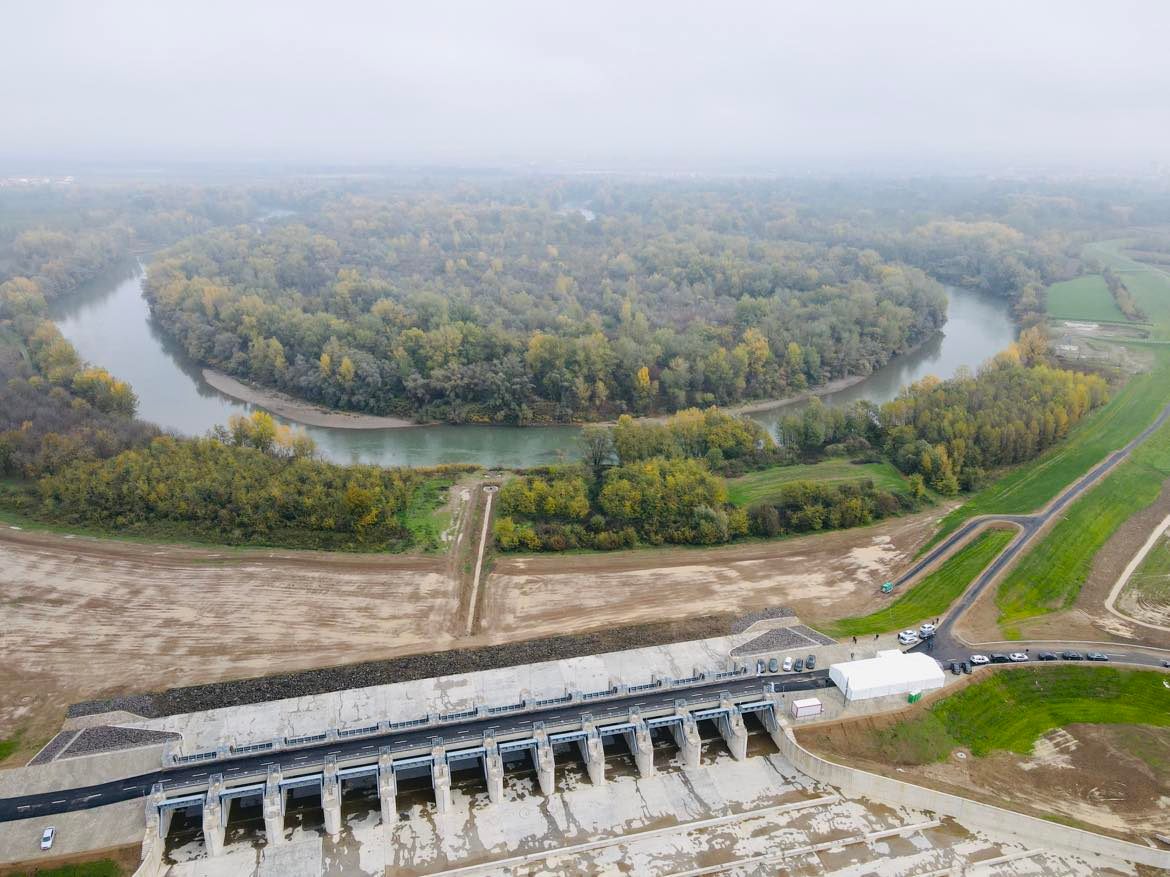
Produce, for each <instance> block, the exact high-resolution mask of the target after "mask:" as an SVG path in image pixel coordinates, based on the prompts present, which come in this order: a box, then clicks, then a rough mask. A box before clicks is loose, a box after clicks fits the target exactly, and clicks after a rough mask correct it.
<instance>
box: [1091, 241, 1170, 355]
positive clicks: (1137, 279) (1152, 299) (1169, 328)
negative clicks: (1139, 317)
mask: <svg viewBox="0 0 1170 877" xmlns="http://www.w3.org/2000/svg"><path fill="white" fill-rule="evenodd" d="M1125 243H1126V242H1125V241H1124V240H1112V241H1099V242H1097V243H1095V244H1089V245H1088V246H1087V247H1085V255H1086V256H1090V257H1092V258H1094V259H1096V260H1097V261H1099V262H1101V263H1102V264H1104V265H1108V266H1109V267H1110V268H1112V269H1113V270H1114V271H1116V272H1117V274H1118V276H1119V277H1120V278H1121V281H1122V283H1124V284H1125V287H1126V289H1128V290H1129V291H1130V293H1131V294H1132V295H1133V297H1134V299H1135V300H1136V301H1137V304H1138V307H1140V308H1141V309H1142V310H1143V311H1144V312H1145V314H1146V317H1147V319H1148V320H1149V321H1150V323H1152V324H1153V325H1152V326H1150V327H1149V328H1150V337H1151V338H1154V339H1156V340H1160V341H1166V340H1170V269H1168V268H1166V267H1165V266H1160V265H1151V264H1148V263H1146V262H1139V261H1138V260H1137V259H1134V258H1132V257H1130V256H1128V255H1126V254H1125V253H1124V252H1123V249H1124V247H1125Z"/></svg>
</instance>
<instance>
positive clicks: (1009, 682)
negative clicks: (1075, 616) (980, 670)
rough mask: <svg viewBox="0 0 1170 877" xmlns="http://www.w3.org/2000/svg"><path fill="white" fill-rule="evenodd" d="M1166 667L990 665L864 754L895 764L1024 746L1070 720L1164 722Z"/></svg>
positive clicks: (1169, 717)
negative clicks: (995, 667)
mask: <svg viewBox="0 0 1170 877" xmlns="http://www.w3.org/2000/svg"><path fill="white" fill-rule="evenodd" d="M1165 678H1166V677H1165V674H1163V673H1158V672H1156V671H1152V670H1121V669H1117V668H1114V667H1086V666H1080V667H1074V666H1055V667H1021V668H1013V669H1010V670H1004V671H1001V672H994V673H991V674H988V675H987V677H986V678H984V679H981V680H979V681H978V682H975V683H973V684H971V685H969V686H967V687H966V688H964V689H962V690H961V691H959V692H957V693H956V694H953V695H951V696H950V697H946V698H943V699H942V700H940V701H938V702H937V703H935V704H933V705H932V706H930V707H929V708H928V709H927V710H926V711H925V712H923V713H921V714H919V715H916V716H914V717H913V718H908V719H905V720H903V721H901V722H898V723H897V724H894V725H892V726H890V727H888V728H884V729H881V730H879V731H877V732H876V733H875V734H874V735H873V737H874V739H873V740H872V743H871V744H870V745H871V746H872V748H873V750H874V751H873V752H870V753H866V755H867V756H871V757H877V758H882V759H884V760H886V762H887V763H893V764H927V763H929V762H933V761H941V760H942V759H944V758H946V757H947V756H948V755H949V754H950V753H951V752H952V751H953V750H954V749H955V748H957V747H960V746H964V747H967V748H968V749H970V750H971V753H972V754H973V755H976V756H984V755H988V754H990V753H992V752H995V751H997V750H1006V751H1009V752H1017V753H1020V754H1027V753H1029V752H1031V750H1032V746H1033V744H1034V743H1035V742H1036V740H1037V738H1039V737H1040V736H1041V735H1043V734H1046V733H1047V732H1049V731H1051V730H1053V729H1054V728H1059V727H1062V726H1064V725H1069V724H1073V723H1077V722H1079V723H1086V724H1100V725H1154V726H1162V727H1165V726H1170V709H1168V708H1167V706H1166V689H1165V688H1164V687H1163V685H1162V682H1163V680H1164V679H1165Z"/></svg>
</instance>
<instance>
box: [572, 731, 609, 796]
mask: <svg viewBox="0 0 1170 877" xmlns="http://www.w3.org/2000/svg"><path fill="white" fill-rule="evenodd" d="M578 742H579V743H580V745H581V755H582V757H583V758H584V759H585V767H586V768H587V769H588V771H589V782H591V783H593V785H595V786H601V785H604V784H605V748H604V747H603V746H602V745H601V737H599V736H598V735H597V729H596V728H594V727H593V723H592V722H590V723H589V725H588V726H587V727H586V737H585V739H584V740H580V741H578Z"/></svg>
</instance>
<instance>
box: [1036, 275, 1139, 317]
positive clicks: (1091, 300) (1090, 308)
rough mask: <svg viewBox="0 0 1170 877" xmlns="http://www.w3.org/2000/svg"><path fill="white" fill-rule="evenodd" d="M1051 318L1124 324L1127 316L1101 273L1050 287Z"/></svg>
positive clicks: (1049, 312)
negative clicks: (1114, 298)
mask: <svg viewBox="0 0 1170 877" xmlns="http://www.w3.org/2000/svg"><path fill="white" fill-rule="evenodd" d="M1047 299H1048V316H1050V317H1052V318H1053V319H1056V320H1086V321H1090V322H1100V323H1124V322H1125V321H1126V320H1125V314H1123V313H1122V312H1121V308H1119V307H1118V306H1117V302H1115V301H1114V300H1113V294H1112V293H1111V292H1110V291H1109V287H1108V286H1106V284H1105V278H1104V277H1102V276H1101V275H1100V274H1086V275H1085V276H1084V277H1077V278H1075V279H1074V280H1062V281H1061V282H1060V283H1054V284H1052V285H1051V286H1049V287H1048V292H1047Z"/></svg>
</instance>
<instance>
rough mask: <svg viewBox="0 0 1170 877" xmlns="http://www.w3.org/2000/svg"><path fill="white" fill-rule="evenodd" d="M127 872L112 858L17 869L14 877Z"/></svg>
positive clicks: (107, 876) (115, 876)
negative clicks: (22, 869) (23, 869)
mask: <svg viewBox="0 0 1170 877" xmlns="http://www.w3.org/2000/svg"><path fill="white" fill-rule="evenodd" d="M125 873H126V872H125V871H124V870H123V869H122V867H121V866H120V865H118V864H117V863H116V862H113V861H111V860H110V859H100V860H98V861H96V862H79V863H77V864H75V865H60V866H58V867H56V868H51V867H50V868H37V869H35V870H33V871H17V872H16V873H15V874H13V875H12V877H122V875H123V874H125Z"/></svg>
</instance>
